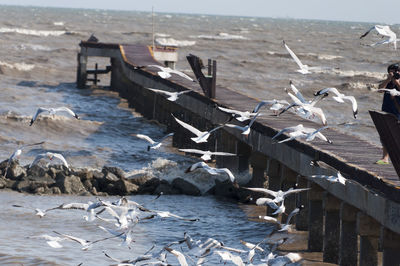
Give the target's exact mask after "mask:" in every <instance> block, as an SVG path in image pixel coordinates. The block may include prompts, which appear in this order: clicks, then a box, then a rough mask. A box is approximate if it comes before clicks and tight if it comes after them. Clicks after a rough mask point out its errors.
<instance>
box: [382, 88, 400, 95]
mask: <svg viewBox="0 0 400 266" xmlns="http://www.w3.org/2000/svg"><path fill="white" fill-rule="evenodd" d="M378 91H387V92H389V93H390V95H391V96H400V91H398V90H396V89H378Z"/></svg>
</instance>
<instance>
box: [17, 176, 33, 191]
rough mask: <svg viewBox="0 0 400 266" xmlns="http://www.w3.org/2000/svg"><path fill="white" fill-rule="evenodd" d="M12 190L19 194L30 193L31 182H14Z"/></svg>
mask: <svg viewBox="0 0 400 266" xmlns="http://www.w3.org/2000/svg"><path fill="white" fill-rule="evenodd" d="M12 189H14V190H17V191H19V192H32V190H31V181H29V180H27V179H22V180H20V181H16V182H15V183H14V186H13V188H12Z"/></svg>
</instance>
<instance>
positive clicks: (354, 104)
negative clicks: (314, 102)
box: [314, 88, 400, 118]
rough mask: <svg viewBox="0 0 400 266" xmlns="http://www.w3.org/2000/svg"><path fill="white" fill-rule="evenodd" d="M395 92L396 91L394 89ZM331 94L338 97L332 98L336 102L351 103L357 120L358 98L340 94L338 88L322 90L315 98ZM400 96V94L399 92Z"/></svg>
mask: <svg viewBox="0 0 400 266" xmlns="http://www.w3.org/2000/svg"><path fill="white" fill-rule="evenodd" d="M382 90H383V89H382ZM394 90H396V89H394ZM396 91H397V90H396ZM329 92H332V93H334V94H335V95H336V96H333V97H332V98H333V99H334V100H335V101H337V102H338V103H344V100H348V101H350V102H351V104H352V108H353V116H354V118H357V113H358V106H357V101H356V98H354V96H346V95H344V94H343V93H340V92H339V91H338V90H337V89H336V88H325V89H322V90H320V91H318V92H316V93H314V95H315V96H318V95H324V94H326V93H329ZM398 92H399V91H398ZM399 95H400V92H399Z"/></svg>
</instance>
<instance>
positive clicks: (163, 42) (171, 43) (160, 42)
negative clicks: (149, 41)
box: [155, 38, 196, 47]
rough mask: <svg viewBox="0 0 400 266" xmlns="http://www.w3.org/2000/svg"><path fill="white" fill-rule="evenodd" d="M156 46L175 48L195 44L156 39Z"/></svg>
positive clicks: (193, 42)
mask: <svg viewBox="0 0 400 266" xmlns="http://www.w3.org/2000/svg"><path fill="white" fill-rule="evenodd" d="M155 42H156V44H158V45H163V46H176V47H184V46H192V45H195V44H196V41H186V40H183V41H179V40H175V39H173V38H157V39H155Z"/></svg>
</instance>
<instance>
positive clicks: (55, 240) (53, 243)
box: [28, 234, 66, 248]
mask: <svg viewBox="0 0 400 266" xmlns="http://www.w3.org/2000/svg"><path fill="white" fill-rule="evenodd" d="M28 238H36V239H44V240H46V243H47V244H48V245H49V246H50V247H52V248H62V247H63V246H62V245H61V244H60V243H59V242H61V241H63V240H65V239H66V238H65V237H58V236H51V235H47V234H42V235H38V236H28Z"/></svg>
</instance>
